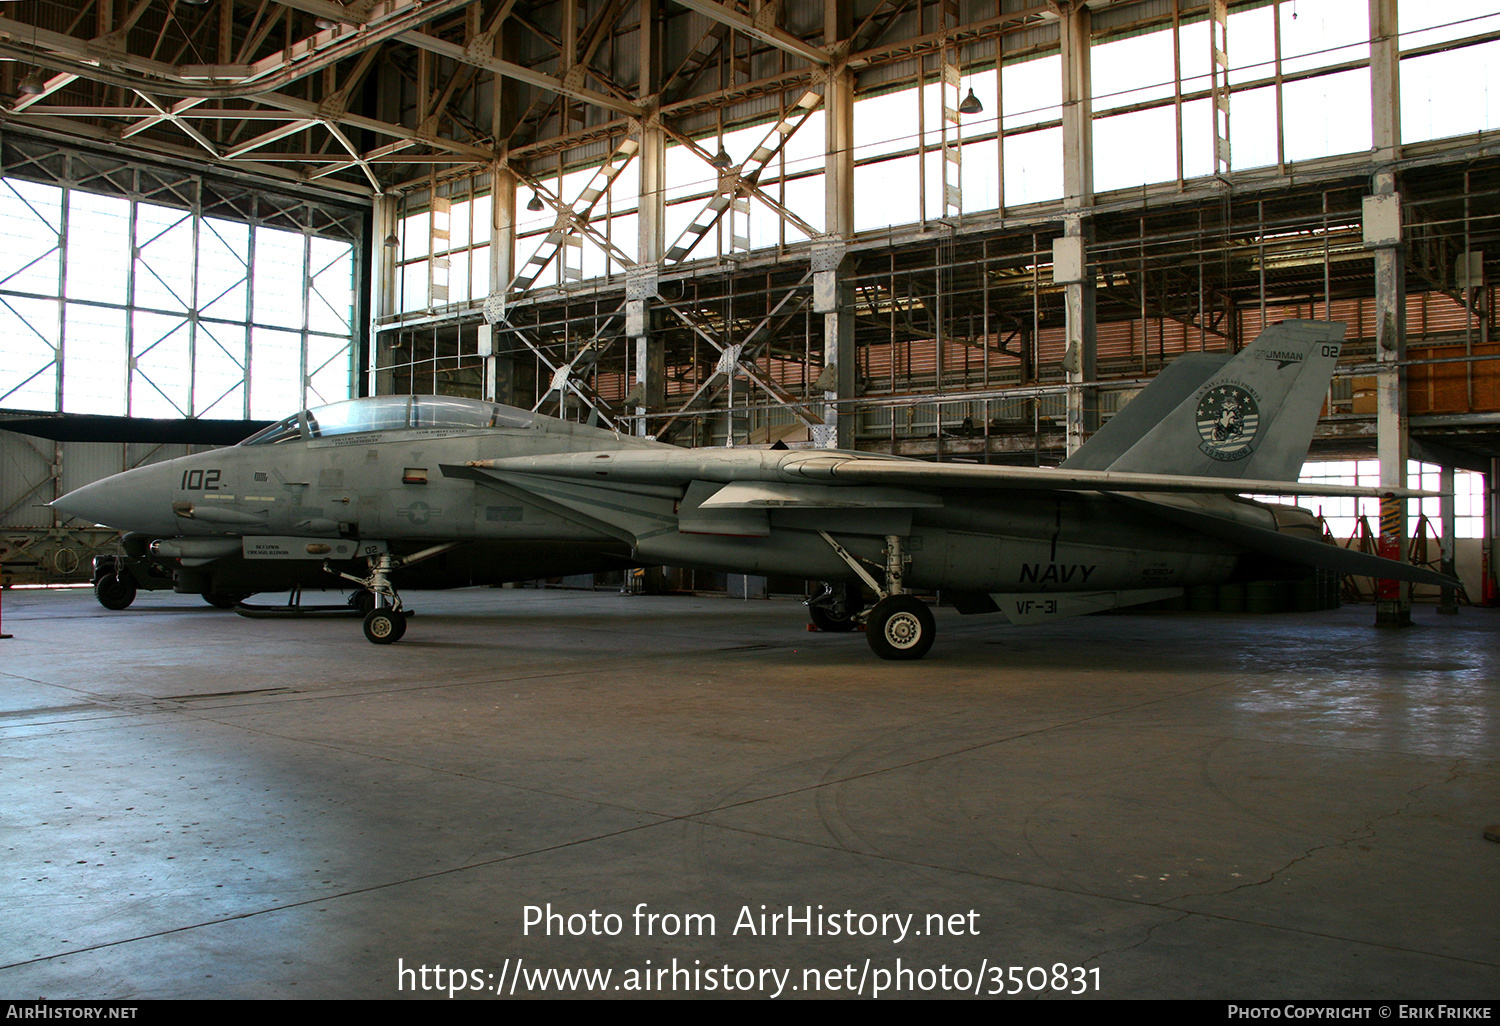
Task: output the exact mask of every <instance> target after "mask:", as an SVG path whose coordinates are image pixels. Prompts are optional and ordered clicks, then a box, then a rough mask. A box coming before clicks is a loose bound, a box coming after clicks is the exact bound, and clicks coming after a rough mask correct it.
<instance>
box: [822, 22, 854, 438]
mask: <svg viewBox="0 0 1500 1026" xmlns="http://www.w3.org/2000/svg"><path fill="white" fill-rule="evenodd" d="M853 31H854V26H853V17H852V14H851V5H850V3H849V0H824V5H823V38H824V39H825V40H827V41H829V42H830V43H831V44H832V45H831V46H830V47H829V49H830V50H832V56H833V63H832V64H831V65H830V66H829V68H828V79H827V85H826V88H825V89H824V93H823V111H824V125H825V130H826V141H825V148H824V152H825V154H826V156H825V158H824V165H823V187H824V211H823V216H824V223H823V231H824V236H823V241H822V243H821V244H820V245H819V246H817V247H815V250H814V253H813V265H812V269H813V312H814V313H816V314H821V315H822V316H823V363H824V366H825V368H827V367H834V368H835V373H834V374H832V375H830V374H828V373H827V371H826V369H825V372H824V374H823V375H821V378H822V379H823V380H824V382H825V383H829V379H832V381H831V384H832V386H833V387H832V389H830V390H826V391H824V393H823V395H824V400H825V405H824V414H823V419H824V426H823V427H821V428H814V429H813V442H814V444H815V445H817V446H818V447H819V448H825V449H826V448H830V447H834V446H836V447H838V448H840V449H853V448H854V445H855V428H856V426H857V424H858V413H857V412H856V410H855V408H854V403H853V400H854V398H855V395H856V394H857V382H856V380H855V357H854V286H853V285H852V283H851V282H850V280H849V279H850V277H851V276H852V273H853V263H854V262H853V259H852V258H850V257H847V256H846V255H845V247H846V245H847V243H848V241H849V239H851V238H852V237H853V235H854V73H853V72H852V71H851V70H850V69H849V68H848V66H847V65H846V63H845V59H846V58H847V56H848V53H847V50H848V39H849V36H850V34H851V33H852V32H853Z"/></svg>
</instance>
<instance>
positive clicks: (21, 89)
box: [16, 5, 47, 96]
mask: <svg viewBox="0 0 1500 1026" xmlns="http://www.w3.org/2000/svg"><path fill="white" fill-rule="evenodd" d="M31 15H32V21H31V49H32V51H33V55H34V54H35V51H36V49H37V45H36V36H37V28H38V26H39V24H40V22H41V20H42V11H41V8H40V7H39V6H37V5H33V6H32V10H31ZM46 88H47V87H46V86H45V85H44V84H43V83H42V76H41V75H40V74H39V73H38V72H37V70H36V68H35V67H34V66H33V67H32V69H31V70H30V71H28V72H27V73H26V77H24V78H22V79H21V81H20V83H19V84H17V86H16V92H17V93H18V94H20V95H21V96H40V95H42V93H43V92H44V91H45V90H46Z"/></svg>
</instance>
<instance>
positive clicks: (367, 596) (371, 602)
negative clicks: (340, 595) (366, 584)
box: [349, 588, 375, 616]
mask: <svg viewBox="0 0 1500 1026" xmlns="http://www.w3.org/2000/svg"><path fill="white" fill-rule="evenodd" d="M349 605H350V606H352V607H353V608H355V609H358V610H359V611H360V612H361V613H364V614H365V615H366V616H369V615H370V613H372V612H374V610H375V593H374V592H372V591H371V590H370V589H369V588H360V589H359V590H357V591H355V592H354V593H353V594H351V595H350V596H349Z"/></svg>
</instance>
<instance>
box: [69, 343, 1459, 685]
mask: <svg viewBox="0 0 1500 1026" xmlns="http://www.w3.org/2000/svg"><path fill="white" fill-rule="evenodd" d="M1342 338H1343V326H1342V325H1337V324H1326V323H1322V322H1316V321H1284V322H1281V323H1279V324H1276V325H1273V326H1271V327H1270V328H1268V329H1267V330H1266V331H1265V332H1263V333H1262V334H1261V335H1260V337H1259V338H1257V339H1256V340H1255V342H1254V343H1253V344H1252V345H1251V346H1249V347H1248V348H1247V349H1245V350H1244V351H1242V352H1241V353H1239V354H1238V355H1235V356H1232V357H1231V356H1227V355H1223V354H1207V353H1197V354H1190V355H1188V356H1185V357H1182V358H1180V359H1178V360H1177V361H1175V362H1174V363H1172V364H1171V365H1170V366H1168V367H1167V368H1166V369H1165V370H1164V371H1163V372H1162V373H1161V374H1160V375H1159V376H1158V377H1157V378H1156V379H1155V380H1154V381H1153V382H1152V383H1151V384H1150V385H1149V386H1148V387H1147V388H1146V389H1145V390H1144V391H1142V392H1141V393H1140V394H1139V395H1138V396H1137V397H1136V398H1135V399H1134V400H1133V401H1132V402H1131V403H1130V404H1129V405H1128V406H1126V407H1125V408H1124V409H1123V410H1122V411H1121V412H1120V413H1118V414H1117V415H1116V416H1115V417H1114V418H1113V419H1111V420H1110V421H1109V423H1108V424H1107V425H1105V427H1104V428H1103V429H1102V430H1101V431H1099V432H1098V433H1097V434H1095V435H1094V436H1093V437H1092V438H1090V439H1089V441H1088V443H1087V444H1086V445H1084V446H1083V447H1082V448H1081V449H1080V450H1079V451H1078V452H1077V453H1076V454H1074V455H1073V456H1072V457H1071V458H1070V459H1068V460H1067V461H1066V462H1065V463H1063V465H1062V466H1061V467H1058V468H1035V467H1003V466H987V465H978V464H967V463H929V462H924V461H918V460H908V459H899V458H894V457H888V456H880V455H874V454H870V453H859V452H846V451H832V450H768V449H759V448H725V449H697V450H689V449H681V448H677V447H675V446H671V445H666V444H662V443H658V442H654V441H649V440H645V439H637V438H631V437H627V436H622V435H618V434H616V433H614V432H611V431H606V430H601V429H598V428H594V427H588V426H584V425H579V424H572V423H568V422H565V421H561V420H555V419H552V418H550V417H545V416H541V415H538V414H535V413H529V412H526V411H523V410H517V409H512V408H510V407H506V406H500V405H496V404H493V403H486V402H479V401H475V400H468V399H458V398H450V397H441V396H381V397H377V398H371V399H356V400H351V401H348V402H343V403H335V404H333V405H331V406H325V407H320V408H317V409H312V410H305V411H303V412H301V413H297V414H295V415H293V416H291V417H288V418H286V419H285V420H283V421H281V422H279V423H277V424H275V425H272V426H271V427H269V428H267V429H265V430H264V431H261V432H259V433H258V434H256V435H253V436H252V437H250V438H247V439H246V440H245V441H243V442H241V443H240V444H239V445H236V446H232V447H230V448H226V449H220V450H216V451H213V452H207V453H202V454H199V455H193V456H187V457H183V458H181V459H177V460H172V461H170V462H167V463H162V464H158V465H155V466H148V467H142V468H139V469H136V470H131V471H127V472H126V473H124V474H119V475H116V476H114V477H111V478H108V479H105V480H103V481H99V482H96V483H94V484H91V485H88V486H86V487H84V488H80V489H78V490H77V491H74V492H72V493H70V494H68V495H66V496H64V497H63V498H61V499H58V500H57V501H56V502H55V503H54V505H55V506H56V507H57V508H58V509H59V510H61V511H63V512H64V513H67V514H71V515H73V516H76V517H80V518H82V519H84V520H87V521H92V522H97V523H101V524H106V525H109V526H112V527H116V528H120V529H123V530H125V531H127V532H131V534H130V535H129V536H128V537H129V538H133V539H137V541H136V544H137V545H138V546H139V544H140V542H139V539H141V538H150V539H154V540H153V541H152V542H151V550H152V552H153V553H154V555H155V556H157V557H158V558H159V559H164V560H175V561H177V563H178V564H179V568H178V570H177V573H178V574H179V575H181V576H183V577H185V578H189V579H191V578H192V577H193V575H198V576H199V578H200V579H202V580H206V581H207V584H206V585H202V586H201V587H198V590H203V591H217V593H219V594H221V595H222V594H225V593H235V592H244V591H249V590H259V589H258V588H256V587H254V586H253V585H252V581H251V578H252V577H254V574H255V573H256V572H259V573H260V574H261V579H262V580H265V581H270V580H276V579H280V580H285V579H287V578H288V577H295V578H296V579H297V580H299V581H300V580H303V579H308V578H310V577H311V576H315V575H323V576H324V578H325V579H327V580H331V578H328V577H327V575H328V574H330V573H336V574H338V575H339V576H342V577H346V578H348V579H349V580H351V581H354V582H355V583H357V584H358V585H359V586H360V587H361V589H363V592H362V593H367V594H368V596H370V598H371V601H372V604H373V608H372V609H370V611H369V612H368V614H367V615H366V617H365V620H364V630H365V635H366V636H367V637H368V638H369V640H371V641H373V642H376V643H387V642H392V641H396V640H398V639H399V638H400V637H401V636H402V635H403V634H404V633H405V630H406V616H405V614H404V613H403V609H402V602H401V598H400V596H399V594H398V593H397V591H396V588H395V586H394V581H393V575H394V576H395V577H397V578H399V579H400V581H401V583H402V585H403V587H405V586H412V587H420V586H427V587H431V586H443V585H453V584H464V583H481V582H484V583H495V582H499V581H506V580H526V579H531V578H536V577H543V576H557V575H562V574H572V573H582V572H588V571H591V570H601V569H612V568H619V567H626V566H640V565H663V566H678V567H693V568H699V569H707V570H715V571H727V572H733V573H746V574H772V575H778V576H790V577H800V578H805V579H809V580H817V581H825V582H829V583H828V585H827V587H825V589H824V591H823V594H822V595H820V596H819V597H818V598H816V599H814V600H813V601H812V602H811V603H810V608H811V617H812V620H813V622H814V624H816V625H817V626H819V627H821V628H822V629H825V630H850V629H853V628H854V627H856V626H863V627H864V628H865V629H866V637H867V639H868V641H869V644H870V647H871V648H872V649H873V650H874V651H875V653H876V654H877V655H879V656H881V657H883V658H887V659H916V658H920V657H921V656H923V655H924V654H925V653H926V652H927V650H928V649H929V648H930V647H931V645H932V641H933V636H934V622H933V616H932V613H931V611H930V609H929V608H928V606H927V604H926V603H924V602H923V601H922V600H921V599H919V598H917V597H916V596H914V595H912V594H911V593H910V591H909V589H917V590H936V589H941V590H942V591H943V593H944V595H945V596H947V597H952V598H953V599H954V602H955V605H957V606H958V608H959V610H960V612H997V611H999V612H1003V613H1005V614H1006V615H1007V616H1008V617H1009V618H1010V619H1011V620H1012V621H1015V622H1022V623H1025V622H1033V621H1038V620H1045V619H1049V618H1052V617H1058V616H1070V615H1075V614H1079V613H1088V612H1095V611H1098V610H1103V609H1110V608H1114V607H1118V606H1127V605H1132V604H1138V603H1143V602H1151V601H1155V600H1157V599H1162V598H1167V597H1171V596H1175V595H1180V594H1181V593H1182V590H1183V589H1184V588H1186V587H1188V586H1191V585H1200V584H1219V583H1223V582H1228V581H1247V580H1258V579H1285V578H1287V577H1289V576H1296V575H1298V574H1305V573H1307V572H1310V568H1322V569H1327V570H1333V571H1337V572H1342V573H1349V574H1359V575H1364V576H1373V577H1382V578H1387V579H1395V580H1403V581H1415V582H1423V583H1433V584H1443V583H1450V584H1451V583H1453V582H1452V581H1450V580H1449V579H1448V578H1445V577H1443V576H1441V575H1439V574H1436V573H1433V572H1432V571H1430V570H1426V569H1423V568H1419V567H1414V566H1408V565H1406V564H1403V563H1399V562H1394V561H1390V560H1384V559H1379V558H1377V557H1375V556H1371V555H1367V554H1364V553H1360V552H1355V551H1351V550H1346V549H1343V548H1340V547H1338V546H1335V545H1329V544H1326V543H1325V542H1324V541H1323V540H1322V539H1321V536H1320V534H1319V532H1318V530H1317V527H1316V522H1315V520H1314V518H1313V516H1312V515H1311V514H1310V513H1308V512H1307V511H1306V510H1303V509H1301V508H1299V507H1287V506H1271V505H1267V504H1263V503H1258V502H1253V501H1250V500H1248V499H1244V498H1241V497H1239V496H1240V495H1241V494H1242V493H1251V494H1277V495H1373V494H1379V493H1377V492H1376V491H1374V490H1371V489H1358V488H1341V487H1321V488H1314V487H1307V486H1301V485H1298V484H1296V483H1295V481H1296V477H1297V474H1298V473H1299V471H1300V468H1301V466H1302V462H1303V460H1304V458H1305V457H1306V455H1307V449H1308V445H1309V442H1310V440H1311V438H1312V432H1313V427H1314V425H1315V423H1316V421H1317V417H1318V412H1319V408H1320V406H1321V405H1322V402H1323V398H1324V396H1325V394H1326V390H1327V387H1328V381H1329V378H1330V376H1331V375H1332V373H1333V369H1334V364H1335V363H1336V361H1337V359H1338V355H1339V350H1340V346H1341V340H1342ZM1416 494H1419V493H1416V492H1411V491H1407V492H1403V493H1401V497H1409V496H1411V495H1416ZM299 567H300V568H302V569H297V568H299ZM216 568H218V569H217V570H216ZM216 575H217V576H216ZM200 583H201V582H200ZM861 586H863V588H868V589H869V591H871V592H873V593H874V594H875V595H876V596H877V601H876V602H875V603H874V605H873V607H872V608H870V609H869V610H865V609H863V608H862V602H861V601H860V597H859V596H860V595H861V593H862V588H861ZM193 587H197V586H190V587H189V588H188V589H186V590H193ZM180 590H181V589H180Z"/></svg>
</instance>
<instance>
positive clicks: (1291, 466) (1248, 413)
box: [1064, 321, 1344, 481]
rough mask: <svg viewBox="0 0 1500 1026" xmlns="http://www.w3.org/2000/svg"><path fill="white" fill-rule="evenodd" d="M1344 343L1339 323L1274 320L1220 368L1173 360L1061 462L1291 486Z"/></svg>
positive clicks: (1091, 468) (1082, 467) (1342, 330)
mask: <svg viewBox="0 0 1500 1026" xmlns="http://www.w3.org/2000/svg"><path fill="white" fill-rule="evenodd" d="M1343 338H1344V326H1343V325H1342V324H1333V323H1329V322H1327V321H1281V322H1279V323H1277V324H1272V325H1271V326H1269V327H1267V328H1266V329H1265V330H1264V331H1262V332H1261V333H1260V335H1259V336H1258V337H1257V338H1256V339H1255V341H1254V342H1252V343H1251V344H1250V346H1249V347H1248V348H1246V349H1244V350H1243V351H1242V352H1240V353H1239V354H1238V355H1237V356H1235V357H1234V358H1232V359H1229V360H1227V362H1223V363H1220V364H1218V365H1217V366H1214V365H1212V364H1211V363H1210V362H1209V361H1205V360H1201V359H1195V360H1194V361H1193V362H1192V363H1191V364H1190V365H1189V366H1188V367H1186V368H1184V369H1183V370H1181V371H1178V372H1176V373H1175V374H1173V373H1172V371H1173V369H1174V368H1176V367H1177V365H1178V364H1180V363H1182V362H1183V360H1178V361H1176V362H1174V363H1173V364H1172V365H1171V366H1169V367H1168V368H1167V370H1166V371H1163V372H1162V374H1161V375H1160V376H1159V377H1158V378H1157V379H1156V380H1155V381H1153V382H1152V383H1151V384H1150V385H1149V386H1147V388H1146V389H1145V390H1144V391H1143V392H1141V394H1140V395H1138V396H1136V397H1135V399H1133V400H1132V401H1131V402H1130V404H1129V405H1128V406H1126V407H1125V409H1124V410H1122V411H1121V412H1120V413H1119V414H1118V415H1117V416H1116V417H1115V418H1114V420H1112V421H1111V422H1110V423H1109V424H1107V425H1105V427H1104V429H1103V430H1101V431H1100V432H1099V433H1098V434H1096V435H1095V436H1094V437H1093V438H1091V439H1089V442H1088V444H1086V445H1084V446H1083V448H1081V449H1079V450H1078V452H1077V453H1075V454H1074V456H1073V457H1072V458H1070V459H1069V460H1068V461H1067V462H1066V463H1065V464H1064V466H1068V467H1073V468H1079V469H1086V470H1098V469H1109V470H1117V471H1135V472H1144V473H1153V474H1187V475H1194V476H1200V477H1243V478H1255V479H1258V480H1263V481H1276V480H1279V481H1295V480H1296V479H1297V475H1298V473H1299V472H1300V471H1301V469H1302V462H1303V461H1304V460H1305V459H1306V458H1307V449H1308V446H1309V445H1310V444H1311V443H1312V435H1313V428H1314V427H1315V426H1316V425H1317V421H1318V411H1319V410H1321V409H1322V406H1323V400H1324V397H1325V396H1326V395H1327V391H1328V381H1329V379H1330V378H1331V377H1332V376H1333V369H1334V366H1335V364H1337V363H1338V357H1339V350H1340V349H1341V348H1342V344H1343ZM1184 359H1186V358H1184ZM1158 386H1160V387H1158ZM1143 400H1144V402H1143ZM1174 400H1175V405H1173V403H1174ZM1137 404H1141V406H1142V409H1140V410H1139V411H1135V408H1136V406H1137ZM1132 411H1135V412H1134V413H1133V414H1132ZM1163 411H1166V412H1165V413H1164V415H1163ZM1127 414H1132V415H1131V416H1128V417H1127ZM1122 418H1124V419H1122ZM1105 460H1108V462H1107V463H1105V462H1104V461H1105Z"/></svg>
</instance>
